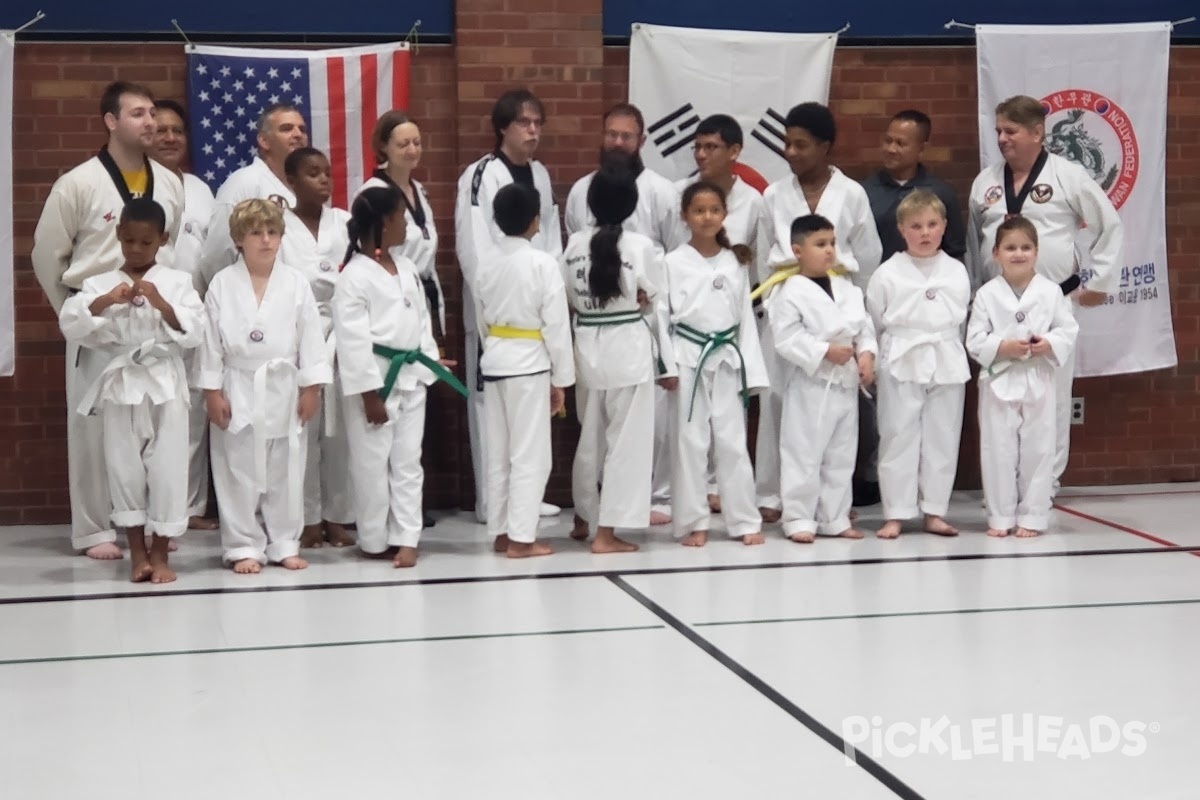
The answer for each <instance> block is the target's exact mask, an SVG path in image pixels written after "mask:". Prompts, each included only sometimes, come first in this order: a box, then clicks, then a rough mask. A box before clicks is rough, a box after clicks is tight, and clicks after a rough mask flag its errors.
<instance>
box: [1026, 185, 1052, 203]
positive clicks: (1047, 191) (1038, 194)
mask: <svg viewBox="0 0 1200 800" xmlns="http://www.w3.org/2000/svg"><path fill="white" fill-rule="evenodd" d="M1051 197H1054V187H1053V186H1051V185H1050V184H1048V183H1039V184H1037V185H1036V186H1034V187H1033V188H1032V189H1030V190H1029V199H1030V200H1032V201H1033V202H1035V203H1045V202H1046V201H1048V200H1049V199H1050V198H1051Z"/></svg>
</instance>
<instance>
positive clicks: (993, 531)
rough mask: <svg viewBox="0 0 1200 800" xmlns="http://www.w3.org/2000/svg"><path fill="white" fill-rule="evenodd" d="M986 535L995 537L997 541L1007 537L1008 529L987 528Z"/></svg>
mask: <svg viewBox="0 0 1200 800" xmlns="http://www.w3.org/2000/svg"><path fill="white" fill-rule="evenodd" d="M987 535H988V536H995V537H996V538H997V539H999V538H1002V537H1004V536H1008V529H1007V528H988V529H987Z"/></svg>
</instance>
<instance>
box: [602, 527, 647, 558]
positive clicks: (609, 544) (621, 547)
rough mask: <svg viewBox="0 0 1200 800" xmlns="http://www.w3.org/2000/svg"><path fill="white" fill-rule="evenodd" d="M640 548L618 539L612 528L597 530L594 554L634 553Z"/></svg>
mask: <svg viewBox="0 0 1200 800" xmlns="http://www.w3.org/2000/svg"><path fill="white" fill-rule="evenodd" d="M637 549H638V546H637V545H636V544H634V543H633V542H627V541H625V540H624V539H619V538H617V536H616V534H614V533H613V529H612V528H596V539H595V541H593V542H592V552H593V553H634V552H636V551H637Z"/></svg>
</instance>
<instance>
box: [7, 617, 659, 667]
mask: <svg viewBox="0 0 1200 800" xmlns="http://www.w3.org/2000/svg"><path fill="white" fill-rule="evenodd" d="M663 627H664V626H662V625H630V626H625V627H619V628H578V629H571V630H557V631H520V632H515V633H466V634H459V635H454V636H412V637H407V638H400V639H360V640H356V641H349V642H312V643H309V644H272V645H259V646H256V647H209V648H202V649H198V650H152V651H148V652H143V653H100V654H97V655H90V656H48V657H45V658H10V659H4V660H0V667H7V666H13V665H17V664H60V663H64V662H70V661H111V660H114V659H122V658H158V657H161V656H203V655H212V654H214V653H268V652H272V651H276V650H321V649H324V648H329V647H363V646H367V645H379V644H413V643H417V642H463V641H474V640H479V639H520V638H526V637H531V636H568V635H571V634H582V633H622V632H625V631H658V630H662V629H663Z"/></svg>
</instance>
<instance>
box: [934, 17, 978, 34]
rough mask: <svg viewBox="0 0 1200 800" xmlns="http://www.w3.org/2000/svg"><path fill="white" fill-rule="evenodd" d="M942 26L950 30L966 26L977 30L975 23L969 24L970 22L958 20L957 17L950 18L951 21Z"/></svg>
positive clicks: (971, 29)
mask: <svg viewBox="0 0 1200 800" xmlns="http://www.w3.org/2000/svg"><path fill="white" fill-rule="evenodd" d="M942 27H943V28H945V29H946V30H950V29H951V28H966V29H967V30H969V31H973V30H975V26H974V25H970V24H968V23H966V22H959V21H958V20H956V19H952V20H950V21H949V22H947V23H946V24H945V25H943V26H942Z"/></svg>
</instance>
